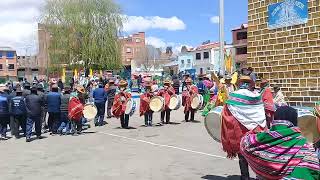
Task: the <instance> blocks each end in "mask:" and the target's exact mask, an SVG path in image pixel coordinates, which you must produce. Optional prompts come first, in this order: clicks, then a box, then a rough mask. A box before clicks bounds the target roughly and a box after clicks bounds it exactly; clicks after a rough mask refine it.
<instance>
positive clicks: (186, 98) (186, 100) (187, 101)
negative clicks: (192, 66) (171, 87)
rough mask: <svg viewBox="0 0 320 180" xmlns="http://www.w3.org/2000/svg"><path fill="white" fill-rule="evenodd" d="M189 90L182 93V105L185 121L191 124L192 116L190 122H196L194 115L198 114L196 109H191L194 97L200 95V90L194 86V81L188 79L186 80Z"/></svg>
mask: <svg viewBox="0 0 320 180" xmlns="http://www.w3.org/2000/svg"><path fill="white" fill-rule="evenodd" d="M186 85H187V89H186V90H184V91H183V93H182V104H183V105H184V114H185V116H184V120H185V121H186V122H189V115H191V119H190V121H191V122H192V121H194V114H195V112H196V109H192V107H191V101H192V99H191V98H192V96H193V95H195V94H198V93H199V91H198V88H197V86H195V85H193V84H192V79H191V78H188V79H187V80H186Z"/></svg>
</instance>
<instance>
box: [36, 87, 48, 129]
mask: <svg viewBox="0 0 320 180" xmlns="http://www.w3.org/2000/svg"><path fill="white" fill-rule="evenodd" d="M43 88H44V87H43V85H42V84H41V83H39V84H37V94H38V96H39V97H40V98H41V99H42V100H43V102H44V104H43V106H42V110H41V129H42V133H46V132H47V127H48V125H47V122H46V115H47V112H48V106H47V103H46V101H45V100H46V96H47V94H45V93H44V89H43Z"/></svg>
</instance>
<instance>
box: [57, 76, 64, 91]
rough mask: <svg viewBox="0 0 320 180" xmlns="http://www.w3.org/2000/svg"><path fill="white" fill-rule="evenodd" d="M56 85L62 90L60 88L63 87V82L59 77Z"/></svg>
mask: <svg viewBox="0 0 320 180" xmlns="http://www.w3.org/2000/svg"><path fill="white" fill-rule="evenodd" d="M58 87H59V89H60V91H62V89H64V85H63V82H62V80H61V79H59V81H58Z"/></svg>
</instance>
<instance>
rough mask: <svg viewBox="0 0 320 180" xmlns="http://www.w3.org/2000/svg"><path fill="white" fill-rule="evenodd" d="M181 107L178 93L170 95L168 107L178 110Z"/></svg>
mask: <svg viewBox="0 0 320 180" xmlns="http://www.w3.org/2000/svg"><path fill="white" fill-rule="evenodd" d="M180 107H181V97H180V96H178V95H172V96H171V97H170V103H169V109H171V110H178V109H179V108H180Z"/></svg>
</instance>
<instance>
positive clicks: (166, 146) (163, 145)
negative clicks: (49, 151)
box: [97, 132, 237, 160]
mask: <svg viewBox="0 0 320 180" xmlns="http://www.w3.org/2000/svg"><path fill="white" fill-rule="evenodd" d="M97 133H99V134H104V135H108V136H112V137H117V138H121V139H126V140H131V141H136V142H141V143H145V144H150V145H153V146H158V147H164V148H169V149H177V150H181V151H185V152H190V153H194V154H201V155H205V156H211V157H215V158H220V159H228V158H226V157H223V156H219V155H214V154H209V153H204V152H200V151H193V150H190V149H185V148H180V147H176V146H171V145H165V144H158V143H153V142H149V141H145V140H140V139H134V138H130V137H125V136H121V135H116V134H110V133H106V132H97ZM235 160H237V159H235Z"/></svg>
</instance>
